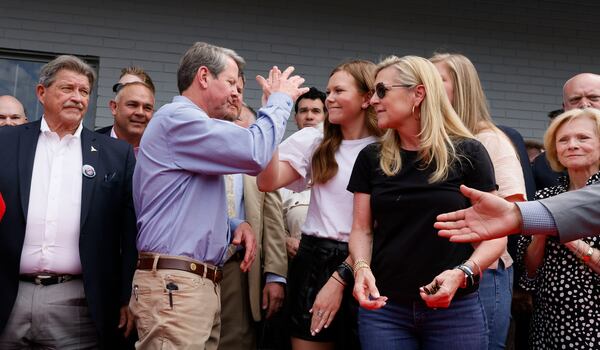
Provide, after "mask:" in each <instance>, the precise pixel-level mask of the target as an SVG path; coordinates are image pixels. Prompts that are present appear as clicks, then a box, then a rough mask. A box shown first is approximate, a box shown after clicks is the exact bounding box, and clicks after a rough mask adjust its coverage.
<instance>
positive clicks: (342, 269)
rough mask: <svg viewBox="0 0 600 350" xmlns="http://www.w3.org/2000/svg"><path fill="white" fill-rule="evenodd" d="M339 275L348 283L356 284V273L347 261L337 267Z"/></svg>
mask: <svg viewBox="0 0 600 350" xmlns="http://www.w3.org/2000/svg"><path fill="white" fill-rule="evenodd" d="M336 271H337V273H338V275H340V277H341V278H342V280H344V282H346V284H349V285H353V284H354V273H353V272H352V268H351V267H350V265H348V264H347V263H346V262H345V261H344V262H343V263H342V264H341V265H340V266H338V267H337V269H336Z"/></svg>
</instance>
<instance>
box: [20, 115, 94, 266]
mask: <svg viewBox="0 0 600 350" xmlns="http://www.w3.org/2000/svg"><path fill="white" fill-rule="evenodd" d="M82 129H83V126H82V125H81V124H80V125H79V128H77V130H76V131H75V133H74V134H73V135H66V136H64V137H63V138H62V139H60V138H59V136H58V134H57V133H55V132H53V131H51V130H50V128H49V127H48V124H47V123H46V120H45V118H44V117H42V124H41V128H40V136H39V139H38V143H37V148H36V150H35V158H34V161H33V173H32V175H31V191H30V194H29V208H28V211H27V226H26V229H25V242H24V243H23V251H22V253H21V269H20V273H21V274H25V273H40V272H49V273H57V274H80V273H81V260H80V258H79V230H80V215H81V184H82V177H83V175H82V163H83V161H82V155H81V130H82Z"/></svg>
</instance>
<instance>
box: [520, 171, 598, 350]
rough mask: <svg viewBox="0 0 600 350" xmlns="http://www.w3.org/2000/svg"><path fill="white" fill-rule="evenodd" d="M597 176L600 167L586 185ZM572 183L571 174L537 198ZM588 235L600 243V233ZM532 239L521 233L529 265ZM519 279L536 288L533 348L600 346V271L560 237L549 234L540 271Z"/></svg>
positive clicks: (593, 243) (528, 287)
mask: <svg viewBox="0 0 600 350" xmlns="http://www.w3.org/2000/svg"><path fill="white" fill-rule="evenodd" d="M596 182H600V172H599V173H596V174H594V175H593V176H592V177H590V179H589V180H588V181H587V183H586V185H590V184H593V183H596ZM568 187H569V179H568V177H567V176H565V177H563V178H561V182H560V185H558V186H554V187H547V188H545V189H543V190H540V191H538V192H537V193H536V199H543V198H548V197H552V196H555V195H558V194H560V193H563V192H566V191H567V190H568ZM598 205H600V203H598ZM590 233H593V234H598V232H590ZM583 241H585V242H586V243H587V244H589V245H590V246H592V247H593V248H595V249H598V248H599V247H600V239H599V237H596V236H594V237H587V238H584V239H583ZM530 243H531V237H527V236H522V237H521V238H520V239H519V243H518V250H517V260H516V261H517V264H520V266H521V268H523V269H524V262H523V257H524V254H525V252H526V250H527V247H528V246H529V244H530ZM523 271H524V270H523ZM519 284H520V285H521V286H522V287H523V288H524V289H525V290H528V291H532V292H533V304H534V305H533V306H534V310H533V318H532V321H531V327H530V332H529V343H530V346H531V348H532V349H600V276H599V275H598V274H596V273H595V272H594V271H593V270H592V269H590V268H589V267H588V266H587V265H585V263H584V262H583V261H581V260H580V259H579V258H577V256H575V254H574V253H572V252H571V251H570V250H569V249H568V248H567V247H565V246H564V245H562V244H561V243H560V242H559V241H558V240H557V239H556V238H548V239H547V241H546V247H545V251H544V259H543V261H542V264H541V265H540V267H539V268H538V271H537V274H536V277H535V278H534V279H529V278H527V276H526V274H525V273H524V274H523V276H522V277H521V280H520V281H519Z"/></svg>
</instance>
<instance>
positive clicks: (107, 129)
mask: <svg viewBox="0 0 600 350" xmlns="http://www.w3.org/2000/svg"><path fill="white" fill-rule="evenodd" d="M112 128H113V126H112V125H109V126H105V127H103V128H100V129H96V132H97V133H99V134H104V135H106V136H110V131H111V130H112Z"/></svg>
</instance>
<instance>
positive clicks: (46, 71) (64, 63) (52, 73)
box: [39, 55, 96, 90]
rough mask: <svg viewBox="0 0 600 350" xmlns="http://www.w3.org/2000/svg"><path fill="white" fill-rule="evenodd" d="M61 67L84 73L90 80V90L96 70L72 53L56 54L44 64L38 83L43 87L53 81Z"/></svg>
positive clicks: (94, 79)
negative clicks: (56, 55)
mask: <svg viewBox="0 0 600 350" xmlns="http://www.w3.org/2000/svg"><path fill="white" fill-rule="evenodd" d="M62 69H66V70H70V71H73V72H75V73H78V74H82V75H85V76H86V77H87V78H88V81H89V82H90V90H91V89H92V87H93V86H94V82H95V81H96V72H95V71H94V70H93V69H92V67H90V66H89V65H88V64H87V63H85V62H84V61H83V60H81V59H80V58H77V57H75V56H72V55H61V56H58V57H56V58H55V59H53V60H52V61H50V62H48V63H47V64H46V65H44V66H43V67H42V70H41V71H40V80H39V83H40V84H41V85H43V86H44V87H49V86H50V85H52V83H54V80H55V79H56V74H57V73H58V72H59V71H60V70H62Z"/></svg>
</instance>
